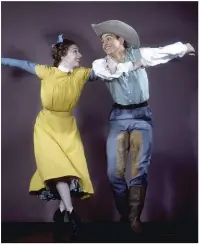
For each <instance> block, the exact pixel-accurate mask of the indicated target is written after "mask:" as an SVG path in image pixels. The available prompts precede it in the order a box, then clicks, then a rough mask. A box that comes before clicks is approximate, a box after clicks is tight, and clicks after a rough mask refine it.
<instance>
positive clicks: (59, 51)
mask: <svg viewBox="0 0 200 245" xmlns="http://www.w3.org/2000/svg"><path fill="white" fill-rule="evenodd" d="M73 44H75V45H76V43H75V42H74V41H71V40H68V39H63V42H62V43H57V44H55V45H54V46H53V48H52V58H53V66H55V67H58V65H59V63H60V62H61V57H63V56H65V55H66V54H67V51H68V49H69V47H70V46H71V45H73Z"/></svg>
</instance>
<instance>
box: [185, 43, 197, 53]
mask: <svg viewBox="0 0 200 245" xmlns="http://www.w3.org/2000/svg"><path fill="white" fill-rule="evenodd" d="M185 45H186V47H187V52H186V54H189V55H195V50H194V48H193V47H192V45H191V44H190V43H186V44H185Z"/></svg>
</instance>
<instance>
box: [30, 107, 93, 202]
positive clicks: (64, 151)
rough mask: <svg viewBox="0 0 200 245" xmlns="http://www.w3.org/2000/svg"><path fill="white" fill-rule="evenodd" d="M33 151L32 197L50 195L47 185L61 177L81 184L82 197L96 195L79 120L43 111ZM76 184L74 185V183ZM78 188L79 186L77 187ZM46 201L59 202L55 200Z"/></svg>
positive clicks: (36, 131)
mask: <svg viewBox="0 0 200 245" xmlns="http://www.w3.org/2000/svg"><path fill="white" fill-rule="evenodd" d="M34 151H35V159H36V165H37V170H36V172H35V174H34V175H33V177H32V179H31V183H30V188H29V192H30V194H35V195H41V198H42V199H45V197H44V195H43V194H42V193H44V191H46V193H47V192H50V190H49V188H48V187H47V182H48V181H50V180H53V179H59V178H62V177H72V178H75V179H77V180H78V188H79V191H80V192H82V197H83V198H85V197H88V196H90V195H91V194H93V193H94V190H93V187H92V183H91V180H90V176H89V172H88V168H87V162H86V159H85V154H84V149H83V145H82V141H81V138H80V134H79V131H78V128H77V124H76V119H75V117H74V116H73V115H72V113H70V112H54V111H49V110H46V109H43V110H42V111H41V112H40V113H39V115H38V117H37V119H36V123H35V127H34ZM73 184H74V183H73ZM76 188H77V186H76ZM51 195H52V198H49V194H48V197H47V199H56V198H55V197H53V194H52V193H51Z"/></svg>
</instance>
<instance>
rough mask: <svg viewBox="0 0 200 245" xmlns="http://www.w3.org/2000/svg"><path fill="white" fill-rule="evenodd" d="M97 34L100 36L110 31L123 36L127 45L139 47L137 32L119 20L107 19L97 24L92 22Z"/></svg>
mask: <svg viewBox="0 0 200 245" xmlns="http://www.w3.org/2000/svg"><path fill="white" fill-rule="evenodd" d="M92 28H93V29H94V31H95V33H96V34H97V36H99V37H101V36H102V35H103V34H105V33H111V34H114V35H116V36H119V37H123V38H124V40H125V41H126V42H127V46H128V47H133V48H139V47H140V40H139V36H138V34H137V32H136V31H135V30H134V29H133V28H132V27H131V26H129V25H127V24H126V23H124V22H122V21H119V20H108V21H104V22H102V23H99V24H92Z"/></svg>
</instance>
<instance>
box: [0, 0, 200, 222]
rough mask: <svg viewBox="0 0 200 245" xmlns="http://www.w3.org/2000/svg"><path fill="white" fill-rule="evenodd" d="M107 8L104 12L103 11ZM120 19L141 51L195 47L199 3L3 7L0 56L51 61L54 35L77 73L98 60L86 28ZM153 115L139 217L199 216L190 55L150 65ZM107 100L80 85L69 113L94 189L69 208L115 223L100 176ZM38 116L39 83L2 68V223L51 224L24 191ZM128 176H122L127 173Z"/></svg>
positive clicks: (44, 208) (45, 206) (99, 87)
mask: <svg viewBox="0 0 200 245" xmlns="http://www.w3.org/2000/svg"><path fill="white" fill-rule="evenodd" d="M110 10H112V11H110ZM108 19H119V20H122V21H125V22H127V23H129V24H130V25H132V26H133V27H134V28H135V29H136V30H137V32H138V34H139V36H140V39H141V45H142V46H143V47H157V46H163V45H166V44H171V43H173V42H176V41H182V42H190V43H191V44H192V45H194V47H195V49H196V51H197V52H198V50H197V41H198V3H197V2H190V3H187V2H176V3H175V2H124V3H122V2H101V3H100V2H96V3H94V2H74V3H73V2H58V3H56V2H19V3H17V2H15V3H13V2H3V3H2V57H10V58H19V59H27V60H30V61H33V62H37V63H40V64H51V55H50V53H51V52H50V51H51V45H52V44H53V43H55V42H56V35H57V33H58V32H59V31H62V32H64V35H65V37H66V38H69V39H74V40H75V41H77V43H78V44H79V45H80V48H81V51H82V53H83V63H82V65H84V66H91V63H92V61H93V60H94V59H96V58H99V57H100V56H102V55H103V52H102V50H101V45H100V42H99V40H98V38H97V37H96V36H95V34H94V32H93V30H92V28H91V26H90V25H91V23H98V22H101V21H104V20H108ZM148 75H149V82H150V95H151V98H150V105H151V107H152V110H153V113H154V152H153V157H152V163H151V166H150V168H149V189H148V193H147V198H146V203H145V208H144V212H143V215H142V219H143V220H144V221H150V220H172V219H179V218H182V217H183V216H184V217H192V218H194V217H196V216H197V168H198V166H197V154H198V152H197V132H198V131H197V113H198V112H197V101H198V58H197V55H196V56H195V57H190V56H187V57H184V58H183V59H181V60H178V61H177V60H176V61H172V62H170V63H168V64H166V65H161V66H158V67H154V68H148ZM111 105H112V100H111V97H110V95H109V93H108V91H107V89H106V86H105V84H104V83H103V82H102V81H97V82H95V83H88V84H87V85H86V86H85V88H84V91H83V93H82V96H81V99H80V101H79V103H78V106H77V108H76V111H75V113H76V116H77V120H78V125H79V128H80V131H81V135H82V139H83V142H84V146H85V152H86V156H87V160H88V165H89V170H90V174H91V177H92V181H93V184H94V188H95V196H94V197H93V198H91V199H90V200H85V201H77V200H76V201H75V206H76V208H77V209H78V212H79V213H80V214H81V215H82V217H83V219H85V220H111V219H113V220H115V219H117V218H118V215H117V212H116V210H115V208H114V205H113V200H112V196H111V191H110V187H109V183H108V179H107V176H106V153H105V149H106V148H105V144H106V137H107V133H108V115H109V112H110V109H111ZM40 109H41V103H40V82H39V80H38V79H37V78H36V77H34V76H33V75H31V74H28V73H26V72H23V71H20V70H17V69H13V68H7V67H3V68H2V220H3V221H11V220H12V221H51V220H52V213H53V211H54V210H55V208H56V205H57V203H56V202H49V203H44V202H43V201H40V200H39V199H38V198H37V197H34V196H30V195H29V194H28V187H29V181H30V178H31V176H32V175H33V173H34V171H35V168H36V167H35V160H34V153H33V136H32V134H33V126H34V121H35V118H36V116H37V113H38V112H39V110H40ZM129 169H130V168H128V169H127V177H128V178H129V177H130V176H129V171H128V170H129Z"/></svg>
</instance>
